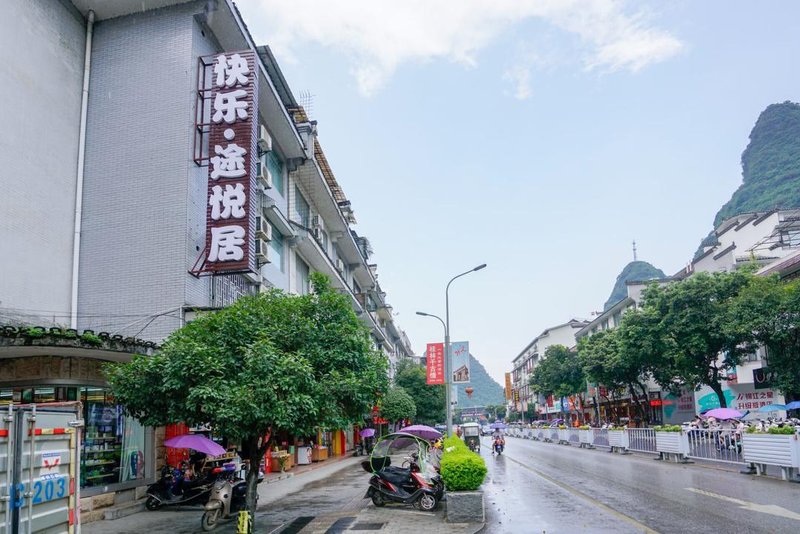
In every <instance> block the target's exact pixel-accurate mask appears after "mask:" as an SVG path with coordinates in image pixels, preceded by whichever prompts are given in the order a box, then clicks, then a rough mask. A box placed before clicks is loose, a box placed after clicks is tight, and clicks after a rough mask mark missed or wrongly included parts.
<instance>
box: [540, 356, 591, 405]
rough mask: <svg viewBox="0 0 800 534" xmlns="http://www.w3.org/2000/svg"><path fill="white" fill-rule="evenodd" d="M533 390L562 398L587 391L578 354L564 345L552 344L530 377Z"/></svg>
mask: <svg viewBox="0 0 800 534" xmlns="http://www.w3.org/2000/svg"><path fill="white" fill-rule="evenodd" d="M529 384H530V385H531V386H532V387H533V390H534V391H536V392H537V393H541V394H542V395H545V396H547V395H553V396H554V397H556V398H558V399H561V398H563V397H569V396H570V395H575V394H579V396H581V397H582V395H583V392H584V391H586V375H585V374H584V372H583V367H582V366H581V364H580V362H579V361H578V355H577V354H575V353H574V352H571V351H570V350H569V349H568V348H567V347H565V346H564V345H550V346H549V347H547V349H546V350H545V351H544V358H543V359H542V361H541V363H540V364H539V365H537V366H536V367H535V368H534V370H533V374H532V375H531V377H530V379H529Z"/></svg>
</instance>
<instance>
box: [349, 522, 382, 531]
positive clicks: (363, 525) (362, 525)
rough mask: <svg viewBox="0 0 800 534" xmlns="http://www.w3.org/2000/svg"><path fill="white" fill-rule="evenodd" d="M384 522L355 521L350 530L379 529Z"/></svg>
mask: <svg viewBox="0 0 800 534" xmlns="http://www.w3.org/2000/svg"><path fill="white" fill-rule="evenodd" d="M385 524H386V523H356V524H355V525H353V526H352V527H350V530H380V529H382V528H383V525H385Z"/></svg>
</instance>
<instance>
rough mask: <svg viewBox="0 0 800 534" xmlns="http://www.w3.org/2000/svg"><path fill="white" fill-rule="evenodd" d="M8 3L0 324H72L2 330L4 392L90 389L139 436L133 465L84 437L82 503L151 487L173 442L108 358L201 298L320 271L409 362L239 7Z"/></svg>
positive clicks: (387, 346)
mask: <svg viewBox="0 0 800 534" xmlns="http://www.w3.org/2000/svg"><path fill="white" fill-rule="evenodd" d="M4 7H5V8H6V11H5V16H4V17H3V19H2V21H0V44H2V45H4V46H3V47H2V49H3V50H4V51H5V52H4V53H2V56H3V57H2V62H3V65H4V69H3V74H2V77H3V78H2V83H0V99H2V101H3V103H4V106H3V109H4V118H5V119H6V124H7V125H8V127H7V128H5V129H3V130H2V131H0V146H3V147H4V148H5V150H4V154H3V156H0V161H2V167H3V169H4V172H3V173H2V175H0V181H1V182H2V185H3V190H4V191H6V194H4V195H2V197H0V213H2V219H0V253H2V256H1V259H0V270H1V271H2V276H0V324H3V325H17V326H22V327H24V328H27V327H30V326H36V325H40V326H43V327H47V328H49V327H64V328H71V329H72V330H69V331H66V330H65V331H63V332H62V334H64V335H62V336H61V337H60V339H61V341H52V342H51V340H50V338H51V336H50V335H43V334H41V332H43V331H41V330H40V331H38V332H40V334H37V336H39V337H38V339H37V340H36V341H35V343H34V345H35V346H30V345H31V344H30V343H28V346H23V345H24V343H22V341H21V339H22V338H23V337H24V335H25V334H26V332H27V330H24V329H23V330H17V331H13V333H8V332H12V330H8V332H7V333H6V334H3V336H0V352H1V353H2V354H1V355H2V356H3V358H2V362H1V365H0V402H8V401H15V402H39V401H55V400H82V401H83V402H84V406H85V409H86V419H87V422H89V423H91V422H92V421H95V419H97V417H100V419H103V421H105V419H108V421H106V422H107V423H108V424H104V428H105V427H109V428H110V427H111V426H113V427H114V428H113V429H112V430H108V431H105V430H104V432H103V433H104V434H108V433H110V434H112V435H114V436H123V435H124V436H126V437H125V439H129V438H130V440H132V441H130V443H128V442H126V443H124V444H121V446H122V445H124V446H125V448H126V449H130V450H134V449H135V450H137V451H138V454H141V456H142V459H143V461H142V462H140V463H139V466H140V468H139V469H138V471H137V472H135V473H134V472H131V470H129V469H128V470H126V469H120V468H119V467H120V464H121V463H123V462H122V459H121V457H120V455H119V454H117V455H116V456H114V455H112V454H109V455H107V456H109V458H110V459H109V460H108V462H107V463H108V466H109V467H107V468H106V467H102V468H101V467H100V465H99V464H98V463H97V462H96V461H95V460H94V459H92V455H93V454H95V451H94V450H93V449H92V447H93V446H94V444H93V443H92V442H91V440H84V444H85V449H84V452H83V461H84V464H85V466H86V467H87V468H88V467H91V469H85V470H84V471H83V475H84V476H83V479H82V480H81V486H82V487H83V495H84V496H86V495H88V496H91V495H94V494H99V493H104V492H107V491H114V490H119V491H122V490H126V489H128V488H133V487H139V486H142V485H143V484H146V483H147V481H148V480H151V479H152V477H153V476H154V464H155V459H156V447H157V445H158V440H157V439H156V437H155V436H154V432H153V430H152V429H146V428H142V427H141V426H139V425H138V423H137V422H136V421H134V420H132V419H129V418H125V417H123V416H122V412H121V410H120V408H119V407H118V406H116V405H115V404H114V402H113V399H112V398H111V396H110V394H109V392H108V391H107V389H106V383H105V380H104V378H103V376H102V374H101V372H100V365H99V364H100V363H102V362H103V361H108V360H118V361H119V360H122V361H124V360H126V359H129V358H130V357H131V354H133V353H143V354H149V353H152V351H153V350H154V348H155V345H156V344H157V343H159V342H161V341H162V340H163V339H164V338H165V337H166V336H168V335H169V334H170V333H171V332H173V331H174V330H176V329H177V328H179V327H180V326H182V325H183V324H185V323H186V322H187V321H189V320H191V318H192V317H193V316H194V314H195V313H196V312H197V310H209V309H216V308H220V307H223V306H226V305H228V304H230V303H232V302H234V301H235V300H236V299H237V298H239V297H241V296H243V295H249V294H255V293H256V292H258V291H260V290H262V289H264V288H269V287H277V288H280V289H282V290H284V291H287V292H290V293H296V294H303V293H306V292H308V291H309V274H310V273H311V272H313V271H319V272H322V273H324V274H326V275H328V276H329V277H330V278H331V280H332V283H333V285H334V287H336V288H338V289H339V290H341V291H343V292H345V293H346V294H348V295H349V296H350V298H351V301H352V304H353V308H354V310H355V311H356V313H357V314H358V315H359V316H360V318H361V320H362V321H363V322H364V323H365V324H366V325H367V326H368V328H369V329H370V332H371V335H372V338H373V340H374V342H375V346H376V347H378V348H380V349H381V350H383V351H384V353H385V354H386V355H387V357H388V358H389V359H390V361H391V362H392V363H393V364H394V363H396V361H397V360H398V359H399V358H403V357H408V356H411V355H412V350H411V348H410V343H409V341H408V338H407V336H406V335H405V333H404V332H403V331H402V330H401V329H400V328H399V326H398V325H397V324H396V323H395V321H394V319H393V315H392V309H391V306H389V304H388V303H387V301H386V294H385V293H384V292H383V291H382V290H381V287H380V284H379V282H378V277H377V274H376V265H375V264H374V263H372V262H371V260H370V255H371V246H370V244H369V241H368V240H367V239H366V238H365V237H363V236H359V235H358V234H357V233H356V232H355V231H354V229H353V225H354V224H355V218H354V215H353V210H352V208H351V206H350V203H349V201H348V200H347V199H346V197H345V195H344V193H343V191H342V189H341V187H340V186H339V184H338V182H337V180H336V179H335V178H334V175H333V172H332V170H331V167H330V165H329V164H328V162H327V160H326V158H325V155H324V153H323V151H322V148H321V144H320V142H319V140H318V139H317V133H316V123H315V122H313V121H311V120H309V118H308V117H307V116H306V114H305V113H304V111H303V109H302V108H301V106H299V105H298V103H297V102H296V101H295V99H294V97H293V95H292V93H291V91H290V89H289V87H288V85H287V83H286V81H285V79H284V77H283V75H282V73H281V71H280V68H279V67H278V65H277V62H276V61H275V58H274V57H273V55H272V54H271V52H270V50H269V48H267V47H263V46H257V45H256V43H255V42H254V40H253V38H252V36H251V35H250V33H249V31H248V30H247V27H246V25H245V23H244V21H243V19H242V17H241V15H240V13H239V11H238V10H237V8H236V7H235V5H234V4H233V2H232V1H231V0H217V1H213V2H208V1H206V0H192V1H186V0H153V1H150V2H147V3H146V5H145V4H143V3H142V2H140V1H138V0H119V1H114V2H101V1H97V0H61V1H54V0H30V1H27V0H12V1H11V2H10V3H9V4H8V5H5V6H4ZM86 330H89V331H90V332H89V335H88V336H86V337H85V338H84V337H83V336H82V332H83V331H86ZM95 334H100V336H99V339H100V341H99V342H98V341H97V338H96V337H92V336H95ZM4 336H5V337H4ZM28 339H29V338H28ZM64 339H67V340H68V341H66V342H64V341H63V340H64ZM82 340H91V341H92V343H89V342H88V341H87V342H83V341H82ZM98 343H99V346H95V345H97V344H98ZM95 416H97V417H95ZM100 419H97V421H100ZM112 422H113V424H112ZM95 426H96V425H95ZM95 430H96V429H95ZM92 431H93V430H92V424H90V425H89V428H88V429H87V431H86V432H92ZM350 434H352V433H350ZM87 435H89V434H87ZM339 437H340V438H341V444H340V445H339V450H342V449H346V448H347V446H348V443H347V441H349V440H350V438H352V436H351V435H348V434H346V433H342V434H341V436H339ZM120 439H122V438H120ZM338 441H339V440H338V438H337V443H338ZM121 446H120V448H121ZM159 457H160V454H159ZM114 462H116V467H117V468H116V469H115V468H114V465H113V464H114ZM96 464H97V466H96V467H95V465H96ZM142 466H143V467H142Z"/></svg>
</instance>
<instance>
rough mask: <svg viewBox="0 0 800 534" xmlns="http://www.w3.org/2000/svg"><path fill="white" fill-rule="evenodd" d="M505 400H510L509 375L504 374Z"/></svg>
mask: <svg viewBox="0 0 800 534" xmlns="http://www.w3.org/2000/svg"><path fill="white" fill-rule="evenodd" d="M505 393H506V400H507V401H509V400H511V373H506V388H505Z"/></svg>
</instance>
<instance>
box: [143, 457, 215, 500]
mask: <svg viewBox="0 0 800 534" xmlns="http://www.w3.org/2000/svg"><path fill="white" fill-rule="evenodd" d="M184 471H185V469H184V468H172V467H170V466H168V465H165V466H164V467H162V468H161V478H159V479H158V480H157V481H156V482H155V483H153V484H150V486H148V488H147V501H145V508H147V509H148V510H158V509H159V508H161V507H164V506H178V505H187V504H205V503H206V502H207V501H208V496H209V494H210V493H211V484H212V482H213V480H212V479H210V478H208V477H206V478H202V479H198V480H187V479H186V477H185V476H184Z"/></svg>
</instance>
